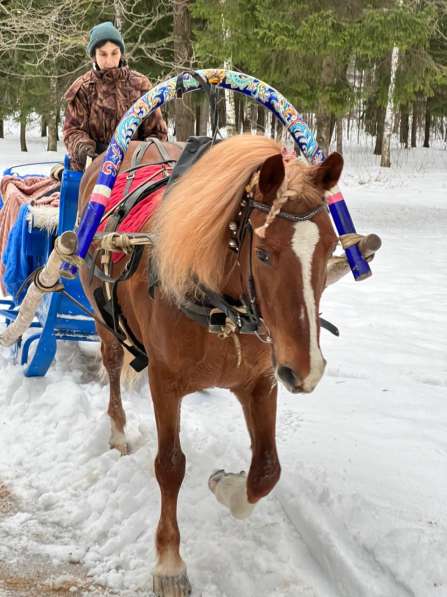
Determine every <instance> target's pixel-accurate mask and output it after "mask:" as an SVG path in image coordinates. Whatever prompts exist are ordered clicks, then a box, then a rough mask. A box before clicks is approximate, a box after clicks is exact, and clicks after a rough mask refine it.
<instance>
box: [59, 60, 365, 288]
mask: <svg viewBox="0 0 447 597" xmlns="http://www.w3.org/2000/svg"><path fill="white" fill-rule="evenodd" d="M197 74H198V75H200V77H201V78H202V79H204V80H205V81H207V82H208V83H209V84H211V85H216V86H217V87H221V88H223V89H229V90H231V91H237V92H239V93H242V94H243V95H246V96H248V97H251V98H252V99H254V100H256V101H257V102H258V103H260V104H262V105H263V106H264V107H266V108H267V109H268V110H270V111H271V112H273V114H274V115H275V116H276V117H277V118H279V120H280V121H281V122H282V123H283V124H284V126H285V127H286V128H287V129H288V131H289V132H290V134H291V135H292V137H293V138H294V140H295V143H296V144H297V145H298V147H299V148H300V150H301V152H302V153H303V155H304V156H305V157H306V159H307V160H308V161H309V162H311V163H319V162H322V161H323V160H324V159H325V155H324V154H323V152H322V151H321V149H320V148H319V147H318V145H317V142H316V139H315V137H314V135H313V134H312V132H311V131H310V129H309V127H308V126H307V124H306V123H305V122H304V120H303V117H302V116H301V115H300V114H299V113H298V112H297V110H296V109H295V108H294V107H293V106H292V104H291V103H289V102H288V101H287V100H286V98H285V97H284V96H283V95H281V94H280V93H279V92H278V91H277V90H276V89H274V88H273V87H270V86H269V85H267V84H266V83H264V82H263V81H260V80H259V79H256V78H254V77H250V76H249V75H244V74H242V73H237V72H234V71H230V70H225V69H202V70H198V71H197ZM179 76H180V77H182V83H183V85H182V88H183V90H184V92H185V93H187V92H190V91H197V90H198V89H200V88H201V85H200V82H199V81H198V80H197V79H195V78H194V77H193V76H192V75H191V74H190V73H183V74H181V75H179ZM177 79H178V77H172V78H171V79H168V80H167V81H164V82H163V83H160V84H159V85H157V86H156V87H153V88H152V89H151V90H149V91H148V92H147V93H146V94H145V95H143V96H142V97H141V98H140V99H139V100H137V101H136V102H135V104H134V105H133V106H132V107H131V108H130V109H129V110H128V111H127V112H126V114H125V115H124V116H123V118H122V120H121V122H120V123H119V125H118V127H117V129H116V131H115V134H114V136H113V138H112V140H111V142H110V145H109V147H108V149H107V153H106V155H105V158H104V162H103V164H102V167H101V171H100V173H99V176H98V180H97V182H96V185H95V188H94V189H93V193H92V195H91V197H90V201H89V204H88V206H87V209H86V211H85V213H84V216H83V218H82V221H81V223H80V225H79V229H78V232H77V236H78V255H79V256H80V257H85V255H86V254H87V251H88V249H89V247H90V243H91V242H92V240H93V236H94V235H95V232H96V230H97V228H98V226H99V223H100V221H101V218H102V216H103V214H104V211H105V209H106V206H107V202H108V200H109V197H110V195H111V192H112V188H113V185H114V183H115V179H116V176H117V174H118V170H119V167H120V165H121V162H122V160H123V157H124V154H125V153H126V150H127V147H128V145H129V143H130V140H131V139H132V136H133V134H134V133H135V131H136V130H137V128H138V127H139V126H140V124H141V122H142V121H143V120H144V119H145V118H147V117H148V116H149V115H150V114H151V113H152V112H153V111H154V110H155V109H157V108H159V107H160V106H162V105H163V104H165V103H166V102H168V101H170V100H172V99H174V98H175V97H176V88H177ZM328 204H329V210H330V213H331V215H332V218H333V221H334V223H335V227H336V229H337V232H338V234H339V236H343V235H345V234H351V233H355V227H354V224H353V222H352V219H351V216H350V214H349V211H348V207H347V205H346V202H345V200H344V198H343V195H342V194H341V193H340V191H339V190H338V189H337V192H336V193H335V194H333V195H331V196H329V197H328ZM345 252H346V257H347V260H348V263H349V265H350V267H351V270H352V273H353V275H354V278H355V280H363V279H364V278H366V277H368V276H370V275H371V270H370V268H369V265H368V263H367V262H366V260H365V259H364V258H363V256H362V254H361V252H360V250H359V248H358V246H357V245H353V246H351V247H349V248H347V249H345ZM63 269H65V270H67V269H68V270H69V271H71V272H72V273H73V274H74V273H76V268H74V267H73V266H71V267H70V266H68V265H67V266H64V268H63Z"/></svg>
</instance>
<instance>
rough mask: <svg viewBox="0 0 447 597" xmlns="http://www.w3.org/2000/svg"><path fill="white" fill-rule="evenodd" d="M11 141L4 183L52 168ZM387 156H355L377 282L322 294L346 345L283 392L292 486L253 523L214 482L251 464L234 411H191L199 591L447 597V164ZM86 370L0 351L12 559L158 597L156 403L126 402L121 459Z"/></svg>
mask: <svg viewBox="0 0 447 597" xmlns="http://www.w3.org/2000/svg"><path fill="white" fill-rule="evenodd" d="M17 143H18V142H17V139H9V140H5V141H4V140H0V168H1V167H3V166H4V165H10V164H11V163H13V162H24V161H32V160H39V161H40V160H44V159H48V156H49V155H52V154H47V153H44V152H43V149H44V148H43V141H41V140H40V139H34V140H33V141H30V143H29V149H30V152H29V154H28V155H26V154H21V153H20V152H18V151H17ZM58 155H59V156H60V155H62V152H60V153H59V154H58ZM392 159H393V162H394V167H393V168H392V169H390V170H384V169H380V168H379V166H378V161H377V159H376V158H374V157H373V156H371V151H370V148H367V147H365V146H363V147H360V148H356V147H351V148H350V147H348V148H347V150H346V152H345V160H346V169H345V173H344V176H343V180H342V184H341V187H342V188H343V190H344V192H345V196H346V198H347V201H348V204H349V206H350V210H351V213H352V216H353V219H354V221H355V223H356V225H357V228H358V229H359V230H360V231H363V232H376V233H377V234H379V235H380V236H381V237H382V240H383V248H382V249H381V251H380V252H379V254H378V255H377V257H376V259H375V260H374V261H373V263H372V269H373V272H374V275H373V277H372V278H370V279H369V280H367V281H365V282H361V283H355V282H353V280H352V279H351V278H350V277H346V278H345V279H344V280H342V281H340V282H339V283H338V284H336V285H335V286H333V287H331V288H329V289H328V290H327V291H326V294H325V296H324V299H323V305H322V308H323V314H324V317H326V318H327V319H329V320H330V321H333V322H334V323H336V324H337V325H338V326H339V327H340V330H341V336H340V338H335V337H333V336H331V335H329V334H327V333H326V332H324V331H323V332H322V347H323V352H324V354H325V357H326V358H327V361H328V368H327V373H326V375H325V377H324V379H323V380H322V382H321V383H320V385H319V386H318V387H317V389H316V390H315V392H314V393H313V394H312V395H310V396H299V395H298V396H296V395H291V394H288V393H287V392H286V391H285V390H284V389H281V390H280V399H279V412H278V446H279V453H280V459H281V462H282V469H283V472H282V478H281V480H280V482H279V484H278V486H277V488H276V489H275V490H274V492H273V493H272V494H271V495H270V496H269V497H267V498H266V499H264V500H263V501H262V502H261V503H260V504H259V505H258V506H257V508H256V509H255V511H254V513H253V514H252V516H251V518H250V519H249V520H247V521H244V522H240V521H237V520H235V519H233V518H232V517H231V515H230V513H229V512H228V511H227V510H224V509H223V508H222V507H221V506H220V505H219V504H218V503H217V502H216V501H215V499H214V497H213V496H212V494H211V493H210V492H209V490H208V487H207V479H208V476H209V474H210V473H211V472H212V471H213V470H214V469H216V468H225V469H226V470H233V471H235V472H237V471H239V470H241V469H244V468H245V469H247V467H248V464H249V456H250V454H249V441H248V437H247V433H246V430H245V424H244V422H243V418H242V414H241V412H240V408H239V406H238V404H237V402H236V400H235V399H234V398H232V397H231V395H230V394H228V393H227V392H224V391H221V390H210V391H209V392H208V393H202V394H196V395H192V396H188V397H187V398H186V399H185V401H184V406H183V427H182V442H183V450H184V452H185V453H186V455H187V471H186V478H185V481H184V483H183V486H182V490H181V494H180V502H179V521H180V528H181V533H182V552H183V557H184V559H185V560H186V562H187V565H188V570H189V576H190V580H191V582H192V584H193V595H197V596H198V595H201V596H203V597H224V596H225V597H298V596H303V597H304V596H305V597H401V596H402V597H403V596H406V597H409V596H417V597H446V596H447V507H446V504H447V391H446V386H447V298H446V294H447V274H446V271H447V268H446V262H447V246H446V244H447V240H446V239H447V151H445V150H444V149H443V148H442V147H437V148H433V149H429V150H427V149H422V148H421V149H416V150H412V151H405V150H397V149H396V148H395V149H394V152H393V154H392ZM92 359H93V357H92V355H91V352H90V351H87V350H85V349H79V348H77V347H75V346H72V345H67V344H65V345H62V346H61V347H60V349H59V351H58V355H57V360H56V362H55V364H54V366H53V367H52V368H51V370H50V372H49V373H48V375H47V376H46V377H45V378H43V379H25V378H24V377H23V375H22V372H21V369H20V367H19V366H16V365H13V364H11V363H10V360H9V355H8V351H7V350H5V349H3V350H2V351H1V352H0V363H1V377H0V481H3V482H4V483H6V484H7V486H8V488H9V490H10V491H11V492H13V493H14V495H16V496H17V499H18V501H19V503H20V508H19V511H18V512H17V513H16V514H14V515H10V516H7V517H4V518H2V519H0V561H1V560H2V559H4V560H8V559H9V560H10V561H12V560H13V559H14V558H15V557H16V556H17V553H19V552H20V551H21V550H26V551H27V552H28V553H31V554H32V553H39V554H48V555H49V556H50V558H51V559H52V560H53V561H54V562H57V563H60V562H62V563H64V562H67V561H73V560H75V561H80V562H82V563H83V564H84V567H85V568H86V569H87V570H88V571H89V573H90V574H91V575H92V577H93V579H94V580H95V582H97V583H101V584H103V585H105V586H107V587H110V588H111V589H113V590H115V591H116V593H117V594H119V595H150V590H149V587H150V572H151V565H152V563H153V561H154V548H153V542H154V530H155V525H156V522H157V519H158V512H159V492H158V486H157V483H156V480H155V477H154V474H153V469H152V461H153V457H154V453H155V446H156V441H155V426H154V420H153V415H152V408H151V403H150V400H149V395H148V390H147V389H146V387H145V384H140V385H138V388H137V389H134V390H132V391H130V392H128V393H127V395H126V397H125V408H126V411H127V414H128V420H129V424H128V429H129V436H130V441H131V446H132V453H131V454H130V455H129V456H126V457H123V458H120V457H119V455H118V453H117V452H116V451H110V450H109V449H108V447H107V440H108V434H109V424H108V420H107V417H106V415H105V409H106V404H107V388H106V387H105V386H104V385H102V384H101V382H100V381H99V380H98V379H97V377H95V375H94V373H92V372H91V371H90V368H89V367H88V363H89V362H90V361H91V360H92ZM0 594H1V593H0Z"/></svg>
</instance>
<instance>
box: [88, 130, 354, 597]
mask: <svg viewBox="0 0 447 597" xmlns="http://www.w3.org/2000/svg"><path fill="white" fill-rule="evenodd" d="M164 147H165V149H166V150H167V151H168V152H169V154H170V155H171V156H172V157H173V158H176V157H177V156H178V153H179V148H178V146H175V145H173V144H169V143H166V144H164ZM135 150H136V144H135V143H131V145H130V147H129V151H128V152H127V154H126V157H125V159H124V161H123V164H122V167H123V168H126V167H128V166H129V164H130V160H131V157H132V154H133V153H134V151H135ZM159 159H160V158H159V154H158V151H157V149H156V148H155V147H154V146H150V148H149V149H148V150H147V152H146V155H145V159H144V161H145V162H148V161H151V160H153V161H154V162H157V161H159ZM100 163H101V160H100V159H99V160H96V161H95V162H94V163H93V164H92V166H91V167H90V169H89V170H88V171H87V172H86V174H85V176H84V177H83V180H82V185H81V195H80V201H81V208H82V207H85V205H86V203H87V201H88V198H89V196H90V194H91V192H92V189H93V186H94V184H95V181H96V178H97V175H98V172H99V168H100ZM342 167H343V161H342V158H341V156H339V155H338V154H332V155H331V156H329V157H328V158H327V159H326V161H325V162H323V163H322V164H321V165H318V166H309V165H307V164H306V163H303V162H301V161H299V160H294V161H292V162H288V163H287V164H284V162H283V159H282V156H281V147H280V145H278V144H277V143H276V142H275V141H273V140H272V139H269V138H267V137H262V136H251V135H241V136H235V137H232V138H230V139H227V140H225V141H223V142H221V143H219V144H218V145H216V146H214V147H212V148H211V149H210V150H209V152H208V153H206V154H205V155H204V156H203V157H202V158H201V159H200V161H199V162H197V163H196V164H194V166H193V167H192V168H191V169H190V170H189V171H188V172H187V173H186V174H185V175H184V177H183V178H181V179H180V180H179V181H178V182H177V183H176V184H175V185H174V186H173V187H172V189H171V190H170V192H169V193H168V194H167V197H166V198H165V199H164V200H163V201H162V203H161V204H160V206H159V207H158V208H157V211H156V213H155V215H154V216H153V217H152V218H151V220H150V221H149V222H148V224H147V225H146V228H145V230H146V231H150V232H153V233H154V238H155V242H154V246H153V247H152V248H151V249H149V248H147V249H145V253H144V257H143V259H142V260H141V262H140V264H139V266H138V269H137V271H136V272H135V274H134V275H133V276H132V277H130V278H129V279H128V280H126V281H125V282H122V283H120V284H119V289H118V301H119V304H120V307H121V310H122V313H123V314H124V316H125V318H126V320H127V323H128V325H129V327H130V329H131V330H132V332H133V334H134V336H136V338H137V339H138V340H139V341H140V343H141V344H143V345H144V347H145V350H146V353H147V355H148V358H149V365H148V370H149V371H148V372H149V386H150V391H151V396H152V401H153V405H154V412H155V418H156V426H157V433H158V453H157V456H156V459H155V472H156V477H157V480H158V483H159V486H160V492H161V515H160V520H159V523H158V528H157V533H156V549H157V558H158V559H157V562H156V565H155V569H154V571H153V588H154V591H155V593H156V594H157V595H160V596H163V597H174V596H175V597H179V596H184V595H188V594H189V593H190V591H191V588H190V584H189V581H188V577H187V573H186V566H185V563H184V561H183V560H182V558H181V556H180V551H179V547H180V532H179V528H178V524H177V512H176V510H177V498H178V493H179V490H180V486H181V484H182V481H183V477H184V474H185V455H184V453H183V452H182V448H181V445H180V439H179V430H180V410H181V409H180V407H181V402H182V397H183V396H185V395H186V394H189V393H192V392H196V391H199V390H204V389H206V388H209V387H212V386H216V387H221V388H227V389H229V390H231V391H232V392H233V393H234V394H235V395H236V397H237V399H238V400H239V402H240V403H241V405H242V409H243V412H244V416H245V419H246V423H247V427H248V431H249V434H250V439H251V449H252V460H251V465H250V470H249V472H248V476H246V475H245V474H242V473H239V474H232V473H225V471H223V470H220V471H218V472H217V473H214V474H213V475H211V477H210V479H209V487H210V489H211V490H212V492H213V493H214V494H215V496H216V498H217V499H218V500H219V501H220V502H221V503H222V504H224V505H225V506H227V507H228V508H229V509H230V510H231V512H232V514H233V515H234V516H236V517H239V518H243V517H245V516H248V514H250V512H251V511H252V509H253V507H254V505H255V504H256V502H257V501H258V500H259V499H260V498H262V497H264V496H266V495H267V494H268V493H270V491H271V490H272V488H273V487H274V486H275V484H276V483H277V481H278V479H279V476H280V471H281V469H280V464H279V461H278V456H277V450H276V443H275V420H276V396H277V381H278V380H279V381H281V382H282V383H283V384H284V385H285V386H286V388H287V389H288V390H289V391H290V392H311V391H312V390H313V389H314V388H315V386H316V385H317V383H318V382H319V380H320V378H321V376H322V374H323V371H324V368H325V360H324V358H323V356H322V354H321V350H320V345H319V333H320V322H319V302H320V297H321V294H322V292H323V289H324V287H325V284H326V268H327V265H328V260H329V258H330V256H331V255H332V253H333V251H334V248H335V245H336V243H337V240H338V239H337V236H336V235H335V233H334V231H333V227H332V224H331V221H330V219H329V215H328V213H327V209H326V208H325V203H324V193H325V191H326V190H328V189H330V188H331V187H333V186H334V185H335V184H336V183H337V181H338V178H339V176H340V174H341V170H342ZM247 204H249V214H248V216H247V218H246V219H245V221H244V222H242V220H243V219H244V218H243V214H244V213H246V212H245V211H244V210H246V209H247ZM241 214H242V215H241ZM242 225H244V226H245V230H246V234H245V235H244V236H242V235H240V234H239V233H240V229H241V226H242ZM236 229H238V230H236ZM238 234H239V235H238ZM232 238H233V239H234V238H238V239H239V240H240V245H239V247H238V250H236V251H234V250H231V249H230V247H229V241H231V239H232ZM230 244H231V243H230ZM232 245H233V248H234V245H235V242H233V243H232ZM150 260H151V262H152V263H153V264H155V265H156V270H157V273H158V276H159V286H158V288H157V290H156V292H155V295H154V296H153V297H151V296H150V295H149V293H148V275H149V273H148V269H149V268H148V263H149V261H150ZM122 267H123V266H122V265H121V264H116V265H115V266H114V274H116V273H118V272H119V270H120V269H122ZM82 279H83V285H84V288H85V291H86V294H87V296H88V297H89V299H90V300H91V303H92V305H94V304H95V301H94V299H93V291H94V289H95V288H97V287H98V286H99V285H100V282H99V280H97V279H96V278H93V280H91V281H90V280H89V277H88V275H87V272H86V270H85V271H83V272H82ZM199 285H200V288H203V287H206V288H208V289H210V290H211V291H214V292H216V293H218V294H219V295H225V296H227V297H232V299H233V300H234V303H238V302H239V301H240V299H241V297H246V296H247V294H248V296H249V297H250V298H251V299H252V300H251V302H252V305H251V306H252V308H253V309H254V310H255V313H257V314H258V316H259V322H260V325H261V328H262V329H258V330H257V334H238V333H237V330H236V334H234V333H233V334H231V333H230V334H229V335H228V336H227V337H226V338H220V337H218V336H217V335H216V334H211V333H209V331H208V329H207V328H206V327H204V326H201V325H199V324H198V323H197V322H195V321H193V320H191V319H190V318H189V317H187V316H186V315H185V314H184V313H183V312H182V311H181V310H180V308H179V305H181V304H182V303H183V302H184V301H185V300H186V299H188V298H189V299H191V297H194V296H197V292H198V287H199ZM98 316H99V315H98ZM99 317H100V316H99ZM98 334H99V335H100V337H101V340H102V345H101V349H102V356H103V362H104V365H105V368H106V370H107V372H108V376H109V380H110V402H109V409H108V414H109V415H110V417H111V429H112V431H111V439H110V444H111V446H112V447H114V448H117V449H119V450H120V451H121V452H122V453H123V454H125V453H126V451H127V444H126V437H125V423H126V417H125V413H124V411H123V407H122V404H121V396H120V375H121V369H122V364H123V348H122V346H121V345H120V343H119V342H118V341H117V340H116V338H115V337H114V335H113V334H112V333H110V332H108V331H107V330H106V329H104V327H103V326H102V325H98ZM266 338H267V339H268V340H270V342H265V339H266ZM261 340H264V342H263V341H261Z"/></svg>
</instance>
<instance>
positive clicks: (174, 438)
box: [149, 367, 191, 597]
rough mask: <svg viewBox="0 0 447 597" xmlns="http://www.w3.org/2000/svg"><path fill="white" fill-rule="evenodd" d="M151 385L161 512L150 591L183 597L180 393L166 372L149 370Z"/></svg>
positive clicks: (163, 596) (165, 596)
mask: <svg viewBox="0 0 447 597" xmlns="http://www.w3.org/2000/svg"><path fill="white" fill-rule="evenodd" d="M149 379H150V387H151V393H152V400H153V403H154V411H155V419H156V423H157V434H158V454H157V457H156V459H155V474H156V476H157V481H158V484H159V486H160V492H161V514H160V520H159V523H158V527H157V535H156V548H157V563H156V566H155V568H154V571H153V582H154V585H153V590H154V592H155V594H156V595H157V596H160V597H184V596H186V595H189V594H190V592H191V585H190V584H189V580H188V577H187V574H186V566H185V563H184V562H183V560H182V558H181V556H180V532H179V528H178V524H177V498H178V493H179V491H180V486H181V484H182V481H183V478H184V476H185V460H186V459H185V455H184V454H183V452H182V449H181V445H180V435H179V434H180V402H181V398H182V395H181V393H180V392H179V391H178V389H177V388H176V385H175V383H170V380H169V379H168V377H167V376H166V375H163V376H162V375H161V374H160V373H159V372H157V371H154V368H153V367H151V370H150V375H149Z"/></svg>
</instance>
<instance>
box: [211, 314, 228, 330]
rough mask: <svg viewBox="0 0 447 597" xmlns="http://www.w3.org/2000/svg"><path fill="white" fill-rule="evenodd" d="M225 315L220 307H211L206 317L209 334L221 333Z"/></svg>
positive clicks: (225, 318)
mask: <svg viewBox="0 0 447 597" xmlns="http://www.w3.org/2000/svg"><path fill="white" fill-rule="evenodd" d="M226 320H227V316H226V315H225V313H224V312H223V311H221V310H220V309H211V311H210V315H209V319H208V330H209V331H210V333H211V334H221V333H222V331H223V329H224V328H225V324H226Z"/></svg>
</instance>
